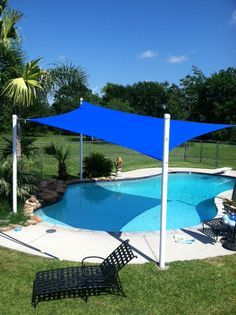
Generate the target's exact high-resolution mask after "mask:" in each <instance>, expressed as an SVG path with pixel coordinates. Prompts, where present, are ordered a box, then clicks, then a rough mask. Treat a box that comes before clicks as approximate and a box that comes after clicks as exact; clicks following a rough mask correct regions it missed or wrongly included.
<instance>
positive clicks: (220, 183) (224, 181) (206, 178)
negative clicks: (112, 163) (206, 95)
mask: <svg viewBox="0 0 236 315" xmlns="http://www.w3.org/2000/svg"><path fill="white" fill-rule="evenodd" d="M229 189H233V179H231V178H228V177H222V176H210V175H205V174H187V173H175V174H169V187H168V211H167V229H177V228H184V227H189V226H194V225H197V224H199V223H200V222H202V221H203V220H206V219H210V218H213V217H214V216H215V215H216V208H215V205H214V197H215V196H216V195H218V194H219V193H220V192H223V191H226V190H229ZM160 207H161V176H155V177H151V178H146V179H139V180H130V181H118V182H100V183H84V184H77V185H72V186H69V187H68V189H67V191H66V193H65V195H64V198H63V199H62V200H61V201H60V202H58V203H56V204H53V205H51V206H48V207H45V208H43V209H40V210H38V211H37V215H39V216H40V217H42V218H43V220H44V221H46V222H49V223H53V224H58V225H64V226H71V227H76V228H82V229H89V230H102V231H113V232H119V231H122V232H131V231H133V232H140V231H156V230H159V229H160Z"/></svg>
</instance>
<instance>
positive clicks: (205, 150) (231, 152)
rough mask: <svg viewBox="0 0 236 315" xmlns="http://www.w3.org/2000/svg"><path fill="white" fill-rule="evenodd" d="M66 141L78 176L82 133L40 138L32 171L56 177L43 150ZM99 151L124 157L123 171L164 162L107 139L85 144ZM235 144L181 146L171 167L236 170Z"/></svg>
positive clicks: (172, 157) (174, 152) (86, 151)
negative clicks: (79, 134) (108, 141)
mask: <svg viewBox="0 0 236 315" xmlns="http://www.w3.org/2000/svg"><path fill="white" fill-rule="evenodd" d="M51 141H55V142H61V141H62V142H64V143H68V144H69V147H70V151H71V155H70V158H69V160H68V162H67V165H68V170H69V173H70V174H71V175H73V176H77V175H78V173H79V164H80V142H79V136H43V137H39V138H38V140H37V145H38V146H39V147H40V154H39V156H38V160H37V163H35V164H34V165H33V166H32V167H31V170H32V171H33V172H37V173H39V174H42V176H43V177H49V176H56V174H57V163H56V161H55V160H54V159H53V158H52V157H50V156H47V155H46V154H45V153H44V150H43V148H44V146H45V145H47V144H48V143H50V142H51ZM94 151H99V152H101V153H103V154H104V155H105V156H106V157H108V158H110V159H112V161H115V160H116V158H117V157H118V156H121V157H122V158H123V171H128V170H132V169H138V168H146V167H160V166H161V162H160V161H157V160H155V159H152V158H150V157H147V156H145V155H142V154H140V153H137V152H135V151H133V150H129V149H126V148H124V147H120V146H118V145H114V144H110V143H105V142H86V143H84V156H86V155H88V154H89V153H90V152H94ZM235 157H236V145H230V144H223V143H222V144H220V145H217V144H215V143H204V144H203V145H201V143H200V142H191V143H190V145H187V146H186V148H185V146H181V147H178V148H176V149H174V150H172V151H171V153H170V166H176V167H178V166H179V167H202V168H216V167H224V166H228V167H232V168H234V169H236V158H235Z"/></svg>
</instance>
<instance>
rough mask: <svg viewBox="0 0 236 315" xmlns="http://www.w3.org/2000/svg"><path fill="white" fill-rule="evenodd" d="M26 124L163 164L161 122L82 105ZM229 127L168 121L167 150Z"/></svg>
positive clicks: (152, 118)
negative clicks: (93, 140) (126, 150)
mask: <svg viewBox="0 0 236 315" xmlns="http://www.w3.org/2000/svg"><path fill="white" fill-rule="evenodd" d="M28 121H30V122H36V123H40V124H44V125H48V126H51V127H56V128H60V129H64V130H68V131H71V132H76V133H82V134H83V135H87V136H92V137H96V138H99V139H103V140H106V141H109V142H112V143H114V144H118V145H121V146H123V147H126V148H129V149H132V150H135V151H138V152H140V153H143V154H145V155H148V156H150V157H152V158H155V159H158V160H162V148H163V128H164V119H162V118H154V117H149V116H142V115H136V114H130V113H125V112H120V111H117V110H112V109H107V108H104V107H101V106H97V105H92V104H89V103H87V102H83V103H82V104H81V106H80V107H79V108H77V109H75V110H73V111H71V112H69V113H66V114H62V115H57V116H51V117H46V118H30V119H28ZM229 127H233V126H232V125H223V124H206V123H197V122H187V121H181V120H171V121H170V146H169V149H170V150H172V149H173V148H175V147H177V146H178V145H180V144H181V143H183V142H185V141H187V140H190V139H192V138H195V137H198V136H200V135H203V134H206V133H209V132H213V131H216V130H219V129H224V128H229Z"/></svg>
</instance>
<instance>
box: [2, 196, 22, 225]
mask: <svg viewBox="0 0 236 315" xmlns="http://www.w3.org/2000/svg"><path fill="white" fill-rule="evenodd" d="M0 204H1V206H0V226H7V225H8V224H9V223H12V224H16V223H21V224H25V222H26V217H25V216H24V212H23V206H24V202H23V201H18V205H17V206H18V211H17V213H13V212H12V207H11V202H10V201H9V200H7V199H0Z"/></svg>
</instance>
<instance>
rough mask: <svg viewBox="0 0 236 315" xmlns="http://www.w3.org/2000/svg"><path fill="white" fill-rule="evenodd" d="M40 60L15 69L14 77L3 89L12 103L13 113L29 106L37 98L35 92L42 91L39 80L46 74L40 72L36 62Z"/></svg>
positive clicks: (42, 71)
mask: <svg viewBox="0 0 236 315" xmlns="http://www.w3.org/2000/svg"><path fill="white" fill-rule="evenodd" d="M39 61H40V58H38V59H34V60H32V61H29V62H27V63H26V64H25V65H23V66H18V67H16V68H15V77H14V78H11V79H9V80H8V81H7V82H6V84H5V86H4V87H3V94H4V95H5V96H6V97H7V98H9V100H11V101H12V104H13V106H14V111H15V112H17V109H18V110H19V109H20V107H21V106H30V105H32V104H33V102H34V100H35V99H36V96H37V91H38V90H42V89H43V86H42V84H41V80H42V78H43V76H44V75H45V74H46V73H45V71H44V70H41V69H40V67H39V65H38V62H39Z"/></svg>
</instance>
